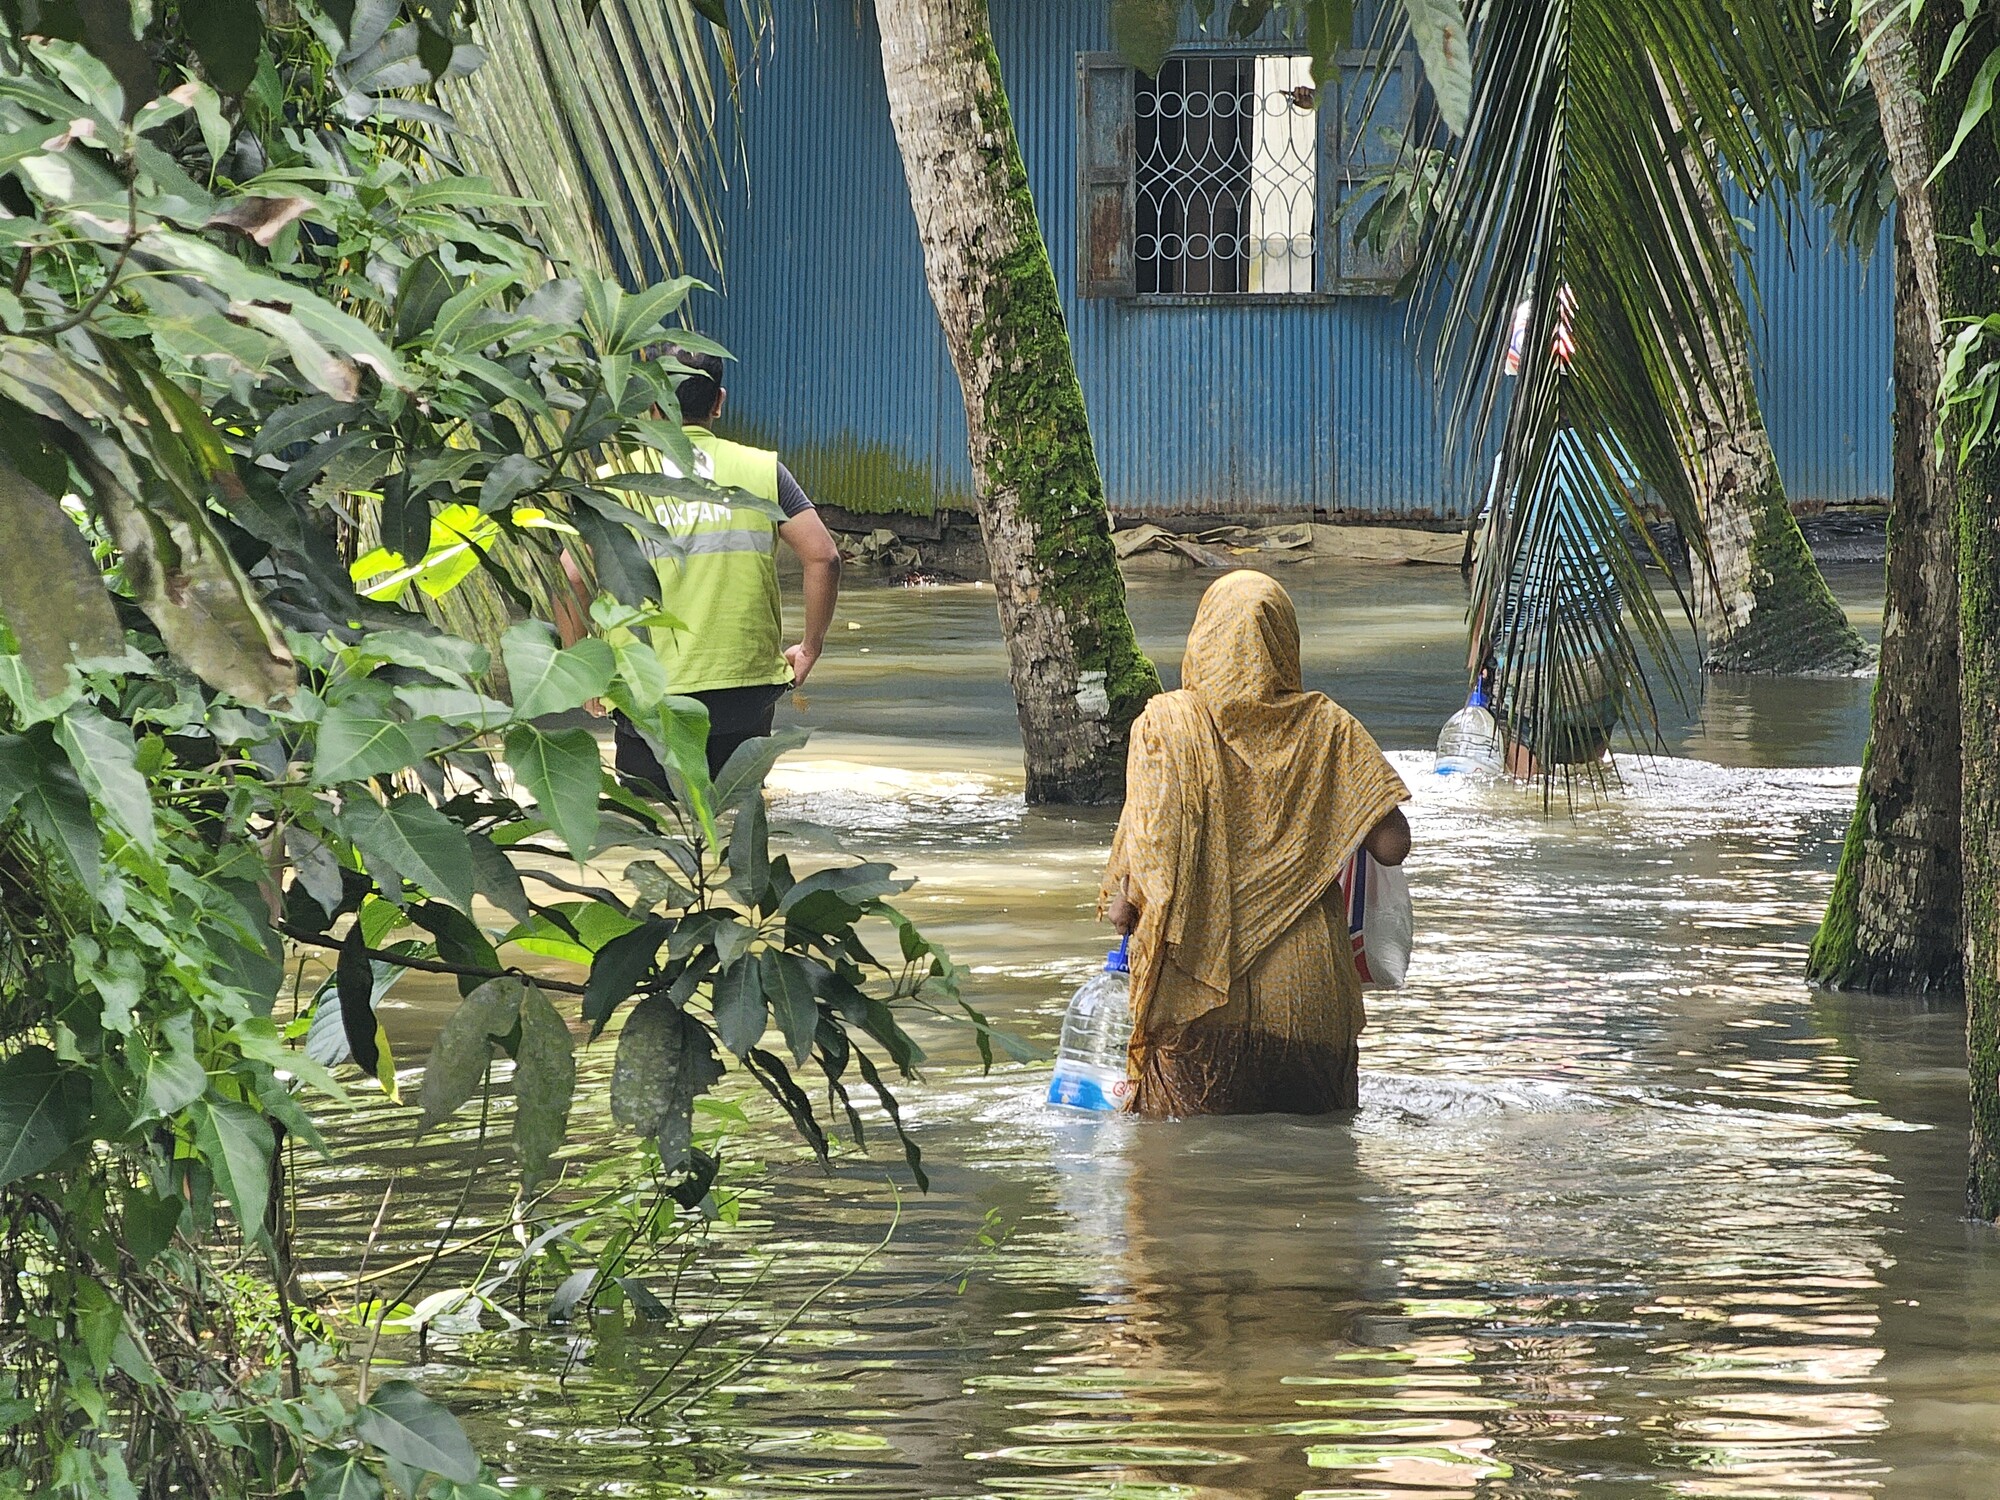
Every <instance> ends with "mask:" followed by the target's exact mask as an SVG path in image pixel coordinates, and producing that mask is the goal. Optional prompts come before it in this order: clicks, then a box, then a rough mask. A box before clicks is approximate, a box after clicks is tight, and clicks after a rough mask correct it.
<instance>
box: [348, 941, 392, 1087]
mask: <svg viewBox="0 0 2000 1500" xmlns="http://www.w3.org/2000/svg"><path fill="white" fill-rule="evenodd" d="M333 988H334V994H335V996H336V997H337V998H338V1000H339V1002H340V1026H341V1030H342V1032H343V1033H344V1034H345V1035H346V1037H347V1055H348V1056H349V1057H351V1058H353V1059H354V1064H355V1066H356V1067H358V1068H360V1069H361V1071H362V1072H364V1073H373V1074H375V1075H376V1076H377V1077H378V1078H380V1079H381V1080H382V1087H383V1088H384V1089H385V1090H386V1091H388V1092H390V1093H392V1094H393V1093H394V1092H395V1088H396V1076H395V1066H394V1064H393V1063H392V1062H390V1060H389V1037H388V1033H386V1032H385V1031H384V1030H383V1029H382V1022H381V1018H380V1017H378V1016H377V1015H376V1014H375V970H374V964H373V962H372V961H371V960H370V959H369V957H368V951H367V949H366V948H365V947H364V946H363V943H362V935H361V926H360V924H359V923H356V924H355V925H354V926H352V927H350V928H348V929H347V936H346V937H345V938H344V939H343V940H342V941H341V944H340V957H339V959H338V960H337V961H336V962H335V964H334V970H333Z"/></svg>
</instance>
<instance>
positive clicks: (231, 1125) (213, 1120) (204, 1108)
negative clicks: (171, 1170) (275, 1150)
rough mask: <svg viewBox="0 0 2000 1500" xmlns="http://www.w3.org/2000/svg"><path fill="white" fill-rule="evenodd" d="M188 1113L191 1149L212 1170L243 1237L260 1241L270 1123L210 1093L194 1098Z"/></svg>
mask: <svg viewBox="0 0 2000 1500" xmlns="http://www.w3.org/2000/svg"><path fill="white" fill-rule="evenodd" d="M191 1114H192V1116H193V1119H194V1144H195V1149H196V1150H197V1151H199V1152H200V1153H201V1155H202V1158H203V1160H205V1161H206V1162H207V1163H208V1169H209V1171H210V1172H212V1173H214V1174H215V1181H216V1185H217V1186H218V1187H220V1188H221V1189H222V1195H223V1197H225V1198H227V1199H228V1200H229V1207H230V1211H231V1212H233V1213H234V1214H235V1215H236V1223H237V1226H238V1227H239V1228H240V1229H241V1230H242V1231H243V1238H244V1239H245V1240H246V1241H248V1242H249V1243H250V1244H252V1245H263V1244H265V1243H266V1240H267V1235H266V1230H265V1224H264V1213H265V1209H266V1208H267V1206H268V1203H269V1198H270V1192H271V1150H272V1146H273V1144H274V1138H273V1136H272V1134H271V1122H270V1121H269V1120H266V1119H265V1118H264V1117H263V1116H262V1115H260V1114H258V1113H257V1111H256V1110H254V1109H252V1108H250V1106H248V1105H247V1104H238V1103H237V1102H236V1101H235V1100H233V1099H217V1098H215V1097H213V1096H212V1095H211V1096H210V1097H208V1098H205V1099H198V1100H196V1101H195V1103H194V1105H193V1107H192V1109H191Z"/></svg>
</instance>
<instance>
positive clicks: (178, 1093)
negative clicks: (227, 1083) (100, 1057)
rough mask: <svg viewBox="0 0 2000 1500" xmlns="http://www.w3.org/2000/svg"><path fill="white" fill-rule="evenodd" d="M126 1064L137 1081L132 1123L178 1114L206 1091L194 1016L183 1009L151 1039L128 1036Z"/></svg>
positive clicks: (205, 1078)
mask: <svg viewBox="0 0 2000 1500" xmlns="http://www.w3.org/2000/svg"><path fill="white" fill-rule="evenodd" d="M125 1063H126V1066H127V1067H129V1068H130V1069H131V1070H132V1076H133V1077H134V1078H135V1079H137V1080H138V1084H139V1100H140V1102H139V1105H138V1107H137V1108H136V1109H135V1110H134V1111H133V1118H132V1123H133V1124H135V1125H144V1124H146V1123H148V1122H149V1121H152V1120H162V1119H165V1118H167V1117H168V1116H169V1115H174V1114H178V1113H179V1112H180V1111H181V1110H184V1109H186V1108H187V1107H188V1106H189V1105H190V1104H192V1103H194V1101H195V1100H197V1099H199V1098H200V1097H201V1096H202V1095H203V1094H205V1093H207V1092H208V1074H207V1073H206V1072H205V1071H204V1070H203V1068H202V1066H201V1060H200V1059H199V1058H198V1057H196V1056H195V1051H194V1017H193V1016H192V1015H191V1014H189V1013H187V1012H185V1011H183V1012H181V1013H180V1014H178V1015H175V1016H171V1017H169V1018H168V1020H167V1023H166V1025H165V1026H164V1027H162V1028H161V1034H160V1035H159V1036H158V1037H156V1038H154V1039H153V1040H152V1041H150V1042H147V1041H142V1040H139V1039H136V1038H128V1039H127V1041H126V1043H125Z"/></svg>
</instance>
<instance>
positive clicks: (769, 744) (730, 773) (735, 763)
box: [703, 728, 812, 807]
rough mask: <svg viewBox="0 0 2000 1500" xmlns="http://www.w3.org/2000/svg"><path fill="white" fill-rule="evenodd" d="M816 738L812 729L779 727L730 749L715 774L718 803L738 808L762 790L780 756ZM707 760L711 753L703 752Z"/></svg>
mask: <svg viewBox="0 0 2000 1500" xmlns="http://www.w3.org/2000/svg"><path fill="white" fill-rule="evenodd" d="M811 738H812V731H811V730H810V729H798V728H791V729H779V730H776V731H774V732H772V733H770V734H765V735H758V736H755V737H754V738H751V739H747V740H745V741H744V742H743V743H742V744H740V745H738V746H737V747H736V748H735V749H734V750H732V751H730V752H729V759H728V760H726V761H724V762H723V763H722V769H721V771H719V772H718V773H717V774H716V777H715V805H716V806H717V807H734V806H735V805H736V804H737V803H738V802H740V801H742V800H743V798H744V797H746V796H748V795H749V794H750V792H751V791H753V790H760V789H761V788H762V787H763V785H764V780H765V778H766V777H768V776H769V775H770V774H771V767H772V766H774V765H776V764H777V763H778V757H779V756H781V755H788V754H790V753H791V752H792V751H794V750H797V749H798V748H800V747H801V746H802V745H804V744H805V743H806V741H807V740H809V739H811ZM703 759H704V762H705V761H706V759H707V752H706V750H704V752H703Z"/></svg>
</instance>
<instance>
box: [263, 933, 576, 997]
mask: <svg viewBox="0 0 2000 1500" xmlns="http://www.w3.org/2000/svg"><path fill="white" fill-rule="evenodd" d="M278 931H280V932H282V933H283V934H284V935H285V936H286V937H288V938H290V939H291V940H292V941H293V942H295V943H304V944H305V945H306V946H307V947H309V948H329V949H338V948H339V947H340V944H339V943H337V942H335V941H334V940H333V939H332V938H330V937H328V936H327V935H326V934H325V933H322V932H307V931H306V930H305V929H304V928H303V927H295V926H293V925H292V924H291V923H290V922H280V923H279V924H278ZM361 951H362V952H363V953H365V954H367V955H368V957H370V958H371V959H375V960H378V961H379V962H382V963H385V964H397V965H399V966H401V967H402V968H405V969H416V970H418V971H420V972H422V973H425V974H449V975H451V976H452V977H453V978H455V979H514V978H521V979H528V980H532V981H533V982H534V983H536V984H538V985H540V986H541V987H542V988H543V989H545V990H556V991H559V992H560V993H562V994H565V995H581V994H584V993H585V989H584V987H583V986H582V985H580V984H571V983H570V982H569V981H568V980H566V979H544V978H543V977H542V976H541V975H539V974H530V973H529V972H528V971H527V970H526V969H518V968H517V969H474V968H470V967H468V966H466V965H464V964H448V963H446V962H444V961H443V960H442V959H437V958H416V957H413V956H412V955H410V954H407V953H390V952H388V951H387V950H385V949H382V948H363V949H362V950H361Z"/></svg>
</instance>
